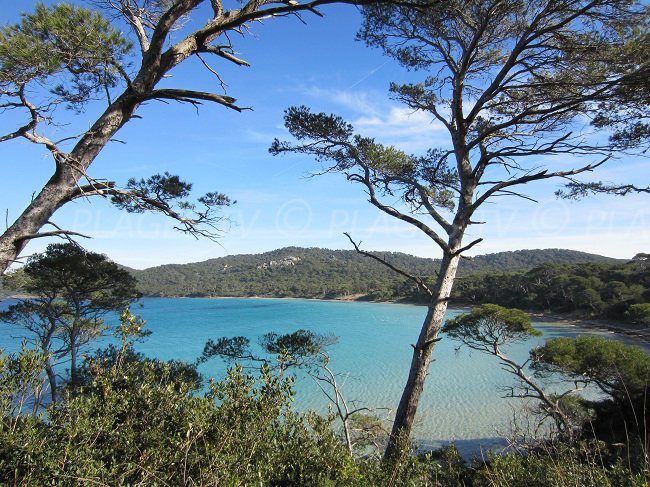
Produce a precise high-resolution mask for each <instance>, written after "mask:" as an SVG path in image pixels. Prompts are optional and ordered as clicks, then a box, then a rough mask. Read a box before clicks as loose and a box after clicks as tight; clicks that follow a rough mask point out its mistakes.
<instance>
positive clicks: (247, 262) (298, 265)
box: [131, 247, 620, 299]
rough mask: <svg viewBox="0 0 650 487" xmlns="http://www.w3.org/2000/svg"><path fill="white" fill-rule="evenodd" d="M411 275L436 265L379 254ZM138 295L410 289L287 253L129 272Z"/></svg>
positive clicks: (308, 253)
mask: <svg viewBox="0 0 650 487" xmlns="http://www.w3.org/2000/svg"><path fill="white" fill-rule="evenodd" d="M377 255H379V256H381V257H382V258H384V259H386V260H387V261H389V262H390V263H391V264H393V265H395V266H397V267H399V268H401V269H404V270H406V271H407V272H410V273H412V274H414V275H418V276H423V277H427V276H429V277H431V276H434V275H435V273H436V272H437V268H438V265H439V262H438V261H436V260H434V259H425V258H420V257H413V256H411V255H407V254H403V253H399V252H377ZM577 262H599V263H616V262H620V261H617V260H616V259H610V258H607V257H602V256H598V255H593V254H587V253H584V252H576V251H571V250H560V249H547V250H519V251H515V252H501V253H497V254H488V255H482V256H477V257H474V258H472V259H467V260H463V261H462V263H461V265H460V272H461V274H462V275H469V274H473V273H477V272H508V271H510V272H512V271H524V270H529V269H532V268H533V267H535V266H537V265H540V264H544V263H555V264H575V263H577ZM131 272H132V274H133V275H134V276H135V277H136V278H137V279H138V284H139V288H140V290H141V291H142V292H143V293H144V294H145V295H149V296H271V297H300V298H339V297H345V296H350V295H364V296H367V297H368V298H369V299H400V298H412V296H411V293H412V289H411V288H412V286H411V284H410V283H405V279H404V278H403V277H401V276H399V275H398V274H396V273H395V272H393V271H392V270H390V269H388V268H387V267H385V266H384V265H382V264H381V263H379V262H377V261H374V260H372V259H369V258H367V257H364V256H362V255H360V254H358V253H357V252H355V251H352V250H327V249H319V248H309V249H306V248H299V247H287V248H283V249H278V250H274V251H272V252H266V253H263V254H256V255H233V256H228V257H221V258H218V259H211V260H207V261H205V262H197V263H193V264H171V265H164V266H159V267H153V268H150V269H146V270H143V271H137V270H132V271H131Z"/></svg>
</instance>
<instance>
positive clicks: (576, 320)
mask: <svg viewBox="0 0 650 487" xmlns="http://www.w3.org/2000/svg"><path fill="white" fill-rule="evenodd" d="M365 296H366V295H365V294H350V295H348V296H342V297H337V298H317V297H311V298H310V297H289V296H285V297H277V296H142V297H143V298H173V299H197V298H198V299H283V300H295V301H325V302H333V303H369V304H399V305H404V306H426V304H422V303H415V302H409V301H405V300H398V299H387V300H371V299H363V298H364V297H365ZM29 297H30V296H29V295H25V294H11V295H5V296H0V303H2V302H4V301H6V300H9V299H27V298H29ZM476 306H478V305H476ZM472 307H473V306H472V305H470V304H468V303H457V304H454V303H450V306H449V308H452V309H456V310H461V311H470V310H471V309H472ZM523 311H524V312H525V313H527V314H528V315H529V316H530V317H531V320H533V321H539V322H542V323H555V324H560V325H565V326H574V327H578V328H582V329H585V330H594V331H597V332H601V333H612V334H615V335H619V336H621V337H624V338H625V339H628V340H632V341H635V342H639V343H640V344H641V345H642V346H645V348H647V349H648V350H649V351H650V329H640V328H638V327H635V326H634V325H631V324H628V323H622V322H617V321H612V320H602V319H594V318H580V317H576V316H572V315H570V314H562V313H557V312H553V311H531V310H523Z"/></svg>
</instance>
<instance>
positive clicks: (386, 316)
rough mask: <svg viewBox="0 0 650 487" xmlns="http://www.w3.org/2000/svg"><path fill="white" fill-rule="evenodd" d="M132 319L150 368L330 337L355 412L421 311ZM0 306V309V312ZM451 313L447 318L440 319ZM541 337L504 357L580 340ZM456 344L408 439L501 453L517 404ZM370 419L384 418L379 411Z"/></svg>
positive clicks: (443, 355)
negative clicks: (244, 343) (235, 344)
mask: <svg viewBox="0 0 650 487" xmlns="http://www.w3.org/2000/svg"><path fill="white" fill-rule="evenodd" d="M141 303H142V304H141V307H140V306H138V305H136V306H134V307H133V312H134V313H136V314H139V315H140V316H142V317H143V318H144V319H145V320H146V321H147V328H148V329H149V330H150V331H152V335H151V336H150V337H148V338H147V340H146V341H145V342H144V343H139V344H137V345H136V348H137V349H138V350H139V351H141V352H143V353H145V354H146V355H148V356H152V357H157V358H160V359H165V360H169V359H180V360H186V361H194V360H195V359H196V357H198V356H199V355H200V354H201V352H202V350H203V345H204V344H205V342H206V341H207V340H208V339H210V338H213V339H214V338H219V337H222V336H236V335H243V336H246V337H249V338H250V339H251V342H253V343H255V342H256V341H257V339H258V338H259V337H261V336H262V335H263V334H265V333H267V332H269V331H274V332H277V333H290V332H293V331H295V330H297V329H299V328H304V329H308V330H313V331H315V332H318V333H326V334H333V335H336V336H337V337H338V343H337V344H336V345H334V346H333V347H332V348H331V349H330V356H331V368H332V369H333V371H334V372H336V373H338V374H341V375H340V376H339V377H338V381H339V383H340V384H341V386H342V389H343V393H344V396H345V398H346V399H347V400H348V401H350V402H354V403H355V404H356V405H357V406H366V407H374V408H390V409H392V410H394V409H395V408H396V406H397V403H398V401H399V397H400V394H401V391H402V387H403V385H404V382H405V381H406V375H407V373H408V369H409V366H410V360H411V352H412V348H411V343H413V342H414V341H415V339H416V338H417V335H418V332H419V329H420V326H421V324H422V320H423V319H424V316H425V314H426V308H424V307H418V306H409V305H397V304H375V303H357V302H329V301H311V300H285V299H198V298H197V299H166V298H148V299H143V300H142V302H141ZM6 305H7V302H5V303H0V308H1V307H3V306H6ZM457 313H458V311H454V310H450V311H449V313H448V314H449V316H453V315H455V314H457ZM536 326H537V328H538V329H539V330H540V331H542V332H543V334H544V335H543V336H542V337H539V338H533V339H531V340H530V341H528V342H526V343H524V344H518V345H514V346H511V347H510V348H508V349H507V350H506V351H507V353H508V355H510V356H511V357H512V358H514V359H517V360H520V361H524V360H525V359H526V358H527V356H528V350H529V349H530V348H531V347H533V346H535V345H537V344H539V343H541V342H543V341H544V340H545V339H546V338H550V337H554V336H575V335H576V334H578V333H581V332H583V330H580V329H579V328H575V327H569V326H566V325H559V324H551V323H537V324H536ZM19 331H20V329H19V328H16V327H11V326H8V325H0V348H6V349H8V350H15V349H16V347H17V346H18V345H19V343H20V339H19V338H18V336H17V335H18V334H19ZM457 346H458V343H457V342H454V341H452V340H449V339H446V338H444V337H443V339H442V340H441V341H440V342H439V343H438V345H437V346H436V349H435V351H434V359H435V361H434V362H433V363H432V365H431V368H430V371H429V377H428V379H427V384H426V388H425V391H424V394H423V396H422V400H421V405H420V408H419V417H418V420H417V426H416V429H415V431H414V438H415V439H416V440H419V441H420V442H422V443H423V444H425V445H431V446H438V445H440V444H443V443H446V442H449V441H454V442H456V443H457V444H458V445H459V447H460V449H461V451H463V452H464V453H476V452H478V451H480V449H481V448H490V447H495V446H498V445H502V444H503V440H501V439H499V437H500V434H501V433H504V432H507V431H508V425H509V423H510V420H511V419H512V412H513V408H518V407H520V406H521V403H520V402H518V401H515V400H508V399H503V398H502V397H501V395H503V390H502V389H501V387H502V386H503V385H507V384H510V383H511V382H512V380H511V377H510V376H509V375H508V374H507V373H505V372H504V371H502V370H501V368H500V366H499V364H498V363H497V361H496V360H495V359H494V357H490V356H487V355H483V354H480V353H478V352H470V351H468V350H465V349H461V350H457V349H456V348H457ZM225 370H226V365H225V364H224V363H223V362H221V361H219V360H216V359H215V360H212V361H211V362H208V363H206V364H204V365H202V366H201V368H200V371H201V373H202V374H203V375H204V376H205V377H206V378H207V377H214V378H216V379H219V378H221V377H223V375H224V373H225ZM326 404H327V402H326V400H325V398H324V396H323V394H322V393H321V392H320V391H319V390H318V388H317V386H316V385H315V384H314V383H313V380H312V379H310V378H308V377H303V378H301V379H300V380H299V382H298V385H297V399H296V406H297V407H298V408H312V409H316V410H319V411H325V410H326ZM379 414H385V413H384V412H383V411H380V412H379Z"/></svg>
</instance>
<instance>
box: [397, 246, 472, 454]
mask: <svg viewBox="0 0 650 487" xmlns="http://www.w3.org/2000/svg"><path fill="white" fill-rule="evenodd" d="M459 260H460V254H455V253H453V252H450V253H445V255H444V256H443V259H442V263H441V265H440V273H439V274H438V279H437V281H436V286H435V291H434V296H433V298H432V300H431V303H430V304H429V311H428V312H427V316H426V318H425V319H424V323H423V324H422V330H421V331H420V336H419V337H418V341H417V343H416V344H415V345H414V346H413V358H412V360H411V369H410V370H409V375H408V379H407V381H406V385H405V386H404V392H403V393H402V398H401V399H400V402H399V406H398V407H397V412H396V413H395V422H394V423H393V429H392V431H391V434H390V437H389V439H388V445H387V447H386V451H385V453H384V459H385V460H386V459H390V458H393V457H395V455H396V454H397V453H398V451H399V442H400V439H402V438H409V437H410V436H411V430H412V429H413V423H414V420H415V413H416V411H417V407H418V403H419V401H420V396H421V395H422V390H423V389H424V381H425V380H426V376H427V373H428V371H429V364H430V363H431V355H432V353H433V349H434V348H435V346H436V342H437V341H438V333H440V328H441V327H442V322H443V320H444V317H445V313H446V311H447V303H448V301H449V296H450V294H451V288H452V286H453V283H454V278H455V277H456V270H457V269H458V262H459Z"/></svg>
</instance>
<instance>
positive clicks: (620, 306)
mask: <svg viewBox="0 0 650 487" xmlns="http://www.w3.org/2000/svg"><path fill="white" fill-rule="evenodd" d="M649 290H650V279H648V272H647V270H646V269H645V268H644V264H643V262H642V261H639V260H634V261H632V262H629V263H626V264H615V265H611V264H610V265H608V264H603V263H600V264H599V263H585V264H573V265H559V264H550V263H549V264H544V265H541V266H538V267H535V268H533V269H531V270H529V271H527V272H510V273H483V274H475V275H471V276H467V277H465V278H464V279H462V280H459V282H458V285H457V286H456V288H455V290H454V293H453V298H455V299H457V300H460V301H463V302H467V303H476V304H480V303H485V302H491V303H496V304H500V305H502V306H506V307H521V308H525V309H539V310H549V311H556V312H563V313H567V312H577V313H579V314H582V315H586V316H591V317H604V318H605V317H606V318H614V319H618V320H626V319H628V318H631V315H630V312H629V310H630V308H631V307H632V306H635V309H639V310H642V309H644V308H643V305H644V304H646V303H647V302H648V299H650V292H649ZM636 305H641V307H640V308H639V307H636Z"/></svg>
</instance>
